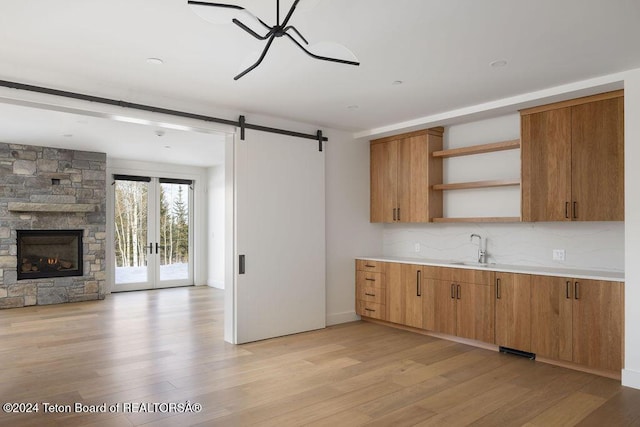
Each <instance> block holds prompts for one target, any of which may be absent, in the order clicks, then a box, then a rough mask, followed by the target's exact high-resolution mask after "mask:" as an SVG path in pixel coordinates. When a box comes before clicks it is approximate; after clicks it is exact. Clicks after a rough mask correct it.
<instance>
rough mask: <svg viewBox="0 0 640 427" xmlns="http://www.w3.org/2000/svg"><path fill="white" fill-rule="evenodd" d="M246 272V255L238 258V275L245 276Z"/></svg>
mask: <svg viewBox="0 0 640 427" xmlns="http://www.w3.org/2000/svg"><path fill="white" fill-rule="evenodd" d="M244 271H245V260H244V255H239V256H238V274H244Z"/></svg>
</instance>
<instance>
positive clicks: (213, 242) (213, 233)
mask: <svg viewBox="0 0 640 427" xmlns="http://www.w3.org/2000/svg"><path fill="white" fill-rule="evenodd" d="M207 236H208V238H207V245H208V251H207V260H208V263H207V267H208V268H207V285H209V286H212V287H214V288H218V289H224V282H225V167H224V165H219V166H213V167H210V168H208V169H207Z"/></svg>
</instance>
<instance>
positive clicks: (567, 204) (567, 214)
mask: <svg viewBox="0 0 640 427" xmlns="http://www.w3.org/2000/svg"><path fill="white" fill-rule="evenodd" d="M564 217H565V218H567V219H569V202H565V203H564Z"/></svg>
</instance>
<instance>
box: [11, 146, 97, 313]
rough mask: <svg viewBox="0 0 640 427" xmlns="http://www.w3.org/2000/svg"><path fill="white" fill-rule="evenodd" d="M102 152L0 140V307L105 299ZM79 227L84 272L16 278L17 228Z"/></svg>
mask: <svg viewBox="0 0 640 427" xmlns="http://www.w3.org/2000/svg"><path fill="white" fill-rule="evenodd" d="M105 210H106V154H104V153H94V152H87V151H73V150H63V149H57V148H47V147H38V146H29V145H17V144H7V143H1V142H0V309H1V308H13V307H24V306H30V305H46V304H58V303H65V302H76V301H89V300H98V299H104V296H105V279H106V277H105V276H106V272H105V271H106V268H105V267H106V266H105V244H106V240H105V237H106V233H105V230H106V213H105ZM18 229H21V230H62V229H81V230H83V238H82V240H83V243H82V246H83V264H84V265H83V269H84V274H83V276H78V277H56V278H46V279H26V280H18V279H17V264H18V260H17V240H16V239H17V236H16V230H18Z"/></svg>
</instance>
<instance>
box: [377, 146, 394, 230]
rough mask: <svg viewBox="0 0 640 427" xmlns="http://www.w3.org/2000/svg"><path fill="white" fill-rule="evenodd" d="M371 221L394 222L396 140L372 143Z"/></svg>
mask: <svg viewBox="0 0 640 427" xmlns="http://www.w3.org/2000/svg"><path fill="white" fill-rule="evenodd" d="M370 153H371V157H370V162H371V167H370V173H371V185H370V189H371V190H370V191H371V205H370V206H371V212H370V214H371V217H370V221H371V222H394V220H395V218H394V212H396V208H397V204H398V202H397V194H396V188H397V181H398V180H397V173H398V141H388V142H382V143H372V144H371V149H370Z"/></svg>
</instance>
